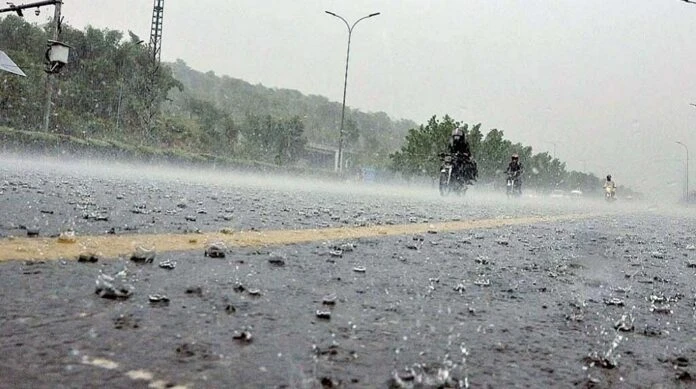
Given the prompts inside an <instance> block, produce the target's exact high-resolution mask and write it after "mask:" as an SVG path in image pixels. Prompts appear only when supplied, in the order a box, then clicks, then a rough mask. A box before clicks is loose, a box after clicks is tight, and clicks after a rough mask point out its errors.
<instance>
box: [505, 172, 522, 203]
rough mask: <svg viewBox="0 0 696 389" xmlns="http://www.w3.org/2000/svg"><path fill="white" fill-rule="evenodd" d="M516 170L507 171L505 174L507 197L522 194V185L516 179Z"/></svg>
mask: <svg viewBox="0 0 696 389" xmlns="http://www.w3.org/2000/svg"><path fill="white" fill-rule="evenodd" d="M518 179H519V177H518V172H509V173H508V174H507V181H506V187H507V190H506V192H505V193H506V194H507V197H513V196H521V195H522V186H521V185H520V182H519V181H518Z"/></svg>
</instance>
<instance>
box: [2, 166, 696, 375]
mask: <svg viewBox="0 0 696 389" xmlns="http://www.w3.org/2000/svg"><path fill="white" fill-rule="evenodd" d="M0 214H1V215H2V218H1V219H0V298H1V305H0V306H1V308H0V312H2V314H1V315H0V355H2V356H0V387H3V388H5V387H7V388H17V387H19V388H42V387H46V388H72V387H136V388H137V387H143V388H147V387H152V388H160V387H161V388H164V387H180V388H181V387H187V388H220V387H236V388H246V387H248V388H275V387H287V388H305V387H306V388H313V387H356V388H362V387H394V388H401V387H404V388H408V387H433V388H434V387H472V388H478V387H599V388H603V387H626V388H635V387H645V388H662V387H664V388H670V387H688V386H691V385H695V384H696V381H694V380H696V367H695V364H696V284H695V283H694V274H695V273H696V246H695V245H696V223H694V221H695V218H696V214H695V213H694V211H693V210H689V209H670V208H666V207H655V206H647V205H644V204H621V203H620V202H617V203H614V204H611V205H608V204H603V203H601V202H592V201H570V200H557V201H550V200H543V201H540V200H538V199H537V200H534V199H523V200H521V201H515V202H509V201H506V199H504V198H502V197H500V196H497V195H490V194H488V195H487V194H484V193H476V192H475V191H472V192H471V193H469V194H467V198H464V199H449V198H448V199H442V198H439V197H438V196H437V194H436V193H435V190H431V189H428V188H405V187H385V186H378V185H371V186H362V185H357V184H341V183H331V184H320V183H317V182H314V181H311V180H302V179H297V178H290V177H285V178H269V177H264V178H260V177H253V176H241V175H231V174H227V173H224V172H221V171H190V170H182V169H155V168H144V167H139V168H138V169H133V168H131V167H128V166H120V165H102V164H98V163H83V164H80V165H76V164H75V165H73V164H66V163H56V162H48V163H30V162H28V161H26V160H21V161H18V160H5V161H3V163H2V164H0ZM68 231H73V232H74V237H73V236H72V235H71V234H66V232H68ZM29 235H31V237H29ZM26 239H30V240H26ZM59 240H61V242H58V241H59ZM217 243H224V244H225V246H223V245H222V244H218V246H217V248H218V249H221V250H222V251H223V252H224V253H225V256H224V257H214V256H212V257H211V255H212V254H214V253H217V252H218V251H215V250H212V249H211V244H217ZM188 245H190V246H188ZM138 247H143V248H145V249H146V250H141V251H140V252H139V256H140V257H141V258H142V259H144V260H143V261H139V262H136V261H133V260H131V257H132V254H133V253H134V252H136V251H138ZM172 247H176V248H177V250H178V251H167V249H168V248H172ZM152 248H154V249H155V251H156V254H155V256H154V258H152V255H153V252H151V251H148V250H149V249H152ZM206 250H208V251H207V253H208V254H211V255H206ZM79 253H82V254H84V256H83V259H85V260H86V262H78V261H77V260H76V259H77V257H78V255H79ZM143 253H144V254H143ZM88 254H89V255H88ZM90 256H91V257H92V258H90ZM136 256H138V255H136ZM89 259H98V260H97V262H90V261H89ZM147 259H152V262H149V261H147ZM172 267H173V268H172ZM105 285H108V286H114V287H115V289H116V290H117V292H118V291H120V292H122V293H121V294H120V295H119V296H120V297H118V296H117V297H118V298H104V297H109V295H108V294H105V296H104V297H100V295H99V294H97V293H95V292H97V290H99V291H100V292H101V293H102V294H104V291H105ZM98 287H99V288H101V289H98Z"/></svg>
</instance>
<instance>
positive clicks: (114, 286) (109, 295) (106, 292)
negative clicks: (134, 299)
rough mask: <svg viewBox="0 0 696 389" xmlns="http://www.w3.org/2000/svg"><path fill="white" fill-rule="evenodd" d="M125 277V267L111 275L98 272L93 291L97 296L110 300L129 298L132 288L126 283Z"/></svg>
mask: <svg viewBox="0 0 696 389" xmlns="http://www.w3.org/2000/svg"><path fill="white" fill-rule="evenodd" d="M125 277H126V271H125V269H124V270H123V271H121V272H119V273H117V274H116V275H115V276H113V277H112V276H109V275H107V274H103V273H101V274H99V276H98V277H97V281H96V283H97V288H96V290H95V293H96V294H98V295H99V297H102V298H105V299H111V300H125V299H127V298H129V297H130V296H131V295H132V294H133V289H134V288H133V286H132V285H129V284H127V283H126V281H125Z"/></svg>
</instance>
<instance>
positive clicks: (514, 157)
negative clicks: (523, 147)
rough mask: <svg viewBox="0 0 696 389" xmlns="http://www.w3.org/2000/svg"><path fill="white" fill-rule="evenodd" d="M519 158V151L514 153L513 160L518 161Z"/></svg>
mask: <svg viewBox="0 0 696 389" xmlns="http://www.w3.org/2000/svg"><path fill="white" fill-rule="evenodd" d="M518 159H520V156H519V155H517V153H514V154H512V160H513V161H517V160H518Z"/></svg>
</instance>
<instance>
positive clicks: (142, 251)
mask: <svg viewBox="0 0 696 389" xmlns="http://www.w3.org/2000/svg"><path fill="white" fill-rule="evenodd" d="M156 255H157V252H156V251H155V248H154V247H152V248H146V247H143V246H138V247H136V248H135V251H134V252H133V254H131V256H130V260H131V261H133V262H136V263H152V262H153V261H154V260H155V256H156Z"/></svg>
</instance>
